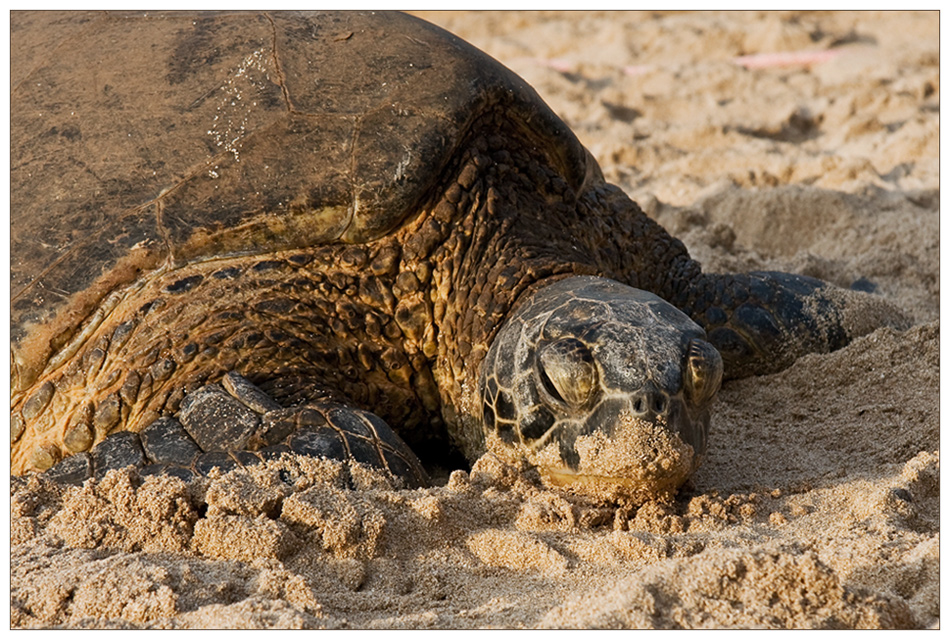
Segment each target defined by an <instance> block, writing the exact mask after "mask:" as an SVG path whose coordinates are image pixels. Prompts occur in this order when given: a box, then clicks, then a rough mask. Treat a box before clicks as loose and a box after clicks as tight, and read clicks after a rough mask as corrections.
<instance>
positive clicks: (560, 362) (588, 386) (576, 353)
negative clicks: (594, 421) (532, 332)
mask: <svg viewBox="0 0 950 640" xmlns="http://www.w3.org/2000/svg"><path fill="white" fill-rule="evenodd" d="M537 372H538V377H539V378H540V381H541V385H540V386H541V388H542V389H544V391H545V392H546V394H547V395H548V396H549V397H550V398H551V399H553V400H554V401H555V402H556V403H559V404H566V405H568V406H569V407H571V408H574V409H576V408H579V407H582V406H584V405H585V404H587V401H588V400H589V399H590V398H591V396H593V395H594V387H595V386H596V384H597V368H596V367H595V366H594V357H593V355H591V352H590V349H588V348H587V346H586V345H585V344H584V343H583V342H581V341H580V340H576V339H574V338H565V339H563V340H558V341H556V342H550V343H548V344H546V345H543V346H542V347H541V348H540V349H539V351H538V368H537Z"/></svg>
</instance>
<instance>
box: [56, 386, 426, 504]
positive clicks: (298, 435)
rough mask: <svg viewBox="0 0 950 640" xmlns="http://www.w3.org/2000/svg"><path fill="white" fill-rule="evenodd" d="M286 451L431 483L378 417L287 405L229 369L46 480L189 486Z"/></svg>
mask: <svg viewBox="0 0 950 640" xmlns="http://www.w3.org/2000/svg"><path fill="white" fill-rule="evenodd" d="M284 453H294V454H298V455H306V456H313V457H317V458H328V459H331V460H342V461H348V460H355V461H358V462H361V463H363V464H367V465H370V466H373V467H376V468H378V469H382V470H385V471H388V472H389V473H391V474H392V475H393V476H394V477H397V478H401V479H403V481H404V482H405V483H406V485H407V486H410V487H419V486H425V485H426V484H428V477H427V475H426V472H425V470H424V469H423V468H422V465H421V463H420V462H419V460H418V459H417V458H416V456H415V454H414V453H413V452H412V451H411V450H410V449H409V447H408V446H407V445H406V443H404V442H403V441H402V439H401V438H400V437H399V436H397V435H396V434H395V433H394V432H393V430H392V429H390V428H389V425H387V424H386V423H385V422H383V420H382V419H380V418H379V417H378V416H376V415H374V414H372V413H370V412H368V411H362V410H360V409H356V408H353V407H349V406H346V405H344V404H340V403H338V402H333V401H326V402H311V403H306V404H302V405H297V406H294V407H290V408H284V407H281V406H280V405H279V404H278V403H277V402H275V401H274V400H273V399H272V398H271V397H270V396H268V395H267V394H266V393H264V392H263V391H262V390H261V389H259V388H258V387H257V386H255V385H254V384H252V383H251V382H249V381H248V380H247V379H246V378H244V377H243V376H241V375H238V374H236V373H233V372H232V373H228V374H227V375H225V376H224V378H223V379H222V380H221V383H220V384H219V383H212V384H209V385H207V386H205V387H202V388H201V389H198V390H197V391H195V392H194V393H192V394H190V395H189V396H188V399H187V400H186V401H185V402H182V405H181V408H180V410H179V412H178V414H177V415H175V416H166V417H162V418H159V419H158V420H156V421H155V422H153V423H152V424H150V425H149V426H147V427H146V428H145V429H143V430H142V431H140V432H138V433H136V432H132V431H118V432H115V433H113V434H111V435H110V436H108V437H107V438H106V439H105V440H103V441H102V442H100V443H99V444H98V445H96V446H95V447H93V448H92V449H91V450H90V451H89V453H79V454H76V455H73V456H70V457H68V458H65V459H64V460H62V461H60V462H59V463H58V464H56V465H55V466H53V467H52V468H51V469H49V470H48V471H47V472H46V473H45V475H46V476H47V477H49V478H51V479H53V480H56V481H58V482H63V483H67V484H82V483H83V482H84V481H85V480H87V479H88V478H91V477H96V478H101V477H103V476H104V475H105V474H106V472H107V471H109V470H111V469H122V468H124V467H127V466H130V465H131V466H134V467H137V468H139V469H140V473H141V474H142V475H152V474H156V473H164V474H168V475H173V476H176V477H179V478H181V479H183V480H186V481H188V480H191V479H193V478H195V477H196V476H199V475H200V476H206V475H208V474H209V473H210V472H211V470H212V469H215V468H217V469H218V470H219V471H220V472H221V473H227V472H228V471H231V470H232V469H235V468H238V467H246V466H250V465H254V464H259V463H260V462H262V461H265V460H272V459H275V458H279V457H280V456H281V455H283V454H284Z"/></svg>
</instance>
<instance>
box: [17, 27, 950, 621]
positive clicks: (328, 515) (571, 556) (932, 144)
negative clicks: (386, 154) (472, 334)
mask: <svg viewBox="0 0 950 640" xmlns="http://www.w3.org/2000/svg"><path fill="white" fill-rule="evenodd" d="M424 17H426V18H428V19H430V20H433V21H435V22H437V23H439V24H441V25H442V26H444V27H446V28H448V29H449V30H451V31H453V32H454V33H456V34H458V35H459V36H461V37H463V38H465V39H467V40H469V41H470V42H472V43H473V44H475V45H476V46H478V47H480V48H482V49H483V50H485V51H486V52H487V53H489V54H490V55H492V56H494V57H496V58H497V59H499V60H500V61H502V62H503V63H505V64H506V65H508V66H509V67H510V68H511V69H513V70H514V71H515V72H517V73H519V74H520V75H522V76H523V77H524V78H525V79H526V80H527V81H528V82H529V83H530V84H531V85H532V86H534V87H535V88H536V89H537V91H538V92H539V94H540V95H541V96H542V98H543V99H544V100H545V101H546V102H548V104H550V105H551V107H552V108H553V109H554V111H555V112H557V113H558V114H559V115H560V116H561V117H562V118H563V119H564V120H565V121H566V122H567V123H568V124H569V125H570V126H571V127H572V129H573V130H574V131H575V132H576V133H577V135H578V137H579V138H580V140H581V141H582V142H583V143H584V144H585V145H586V146H587V147H588V148H589V149H590V150H591V152H592V153H593V155H594V156H595V157H596V158H597V160H598V161H599V162H600V164H601V166H602V168H603V171H604V174H605V176H606V177H607V179H608V180H610V181H612V182H614V183H616V184H618V185H620V186H621V187H622V188H623V189H624V190H626V191H627V192H628V193H629V194H630V196H631V197H632V198H634V199H635V200H636V201H638V202H639V203H640V204H641V205H642V206H643V208H644V209H645V210H646V211H647V212H648V213H649V214H650V215H651V216H653V217H655V218H656V219H657V220H659V221H660V222H661V223H662V224H663V225H664V226H666V228H667V229H668V230H669V231H670V232H671V233H673V234H675V235H677V236H678V237H679V238H681V239H682V240H683V241H684V242H685V243H686V245H687V246H688V247H689V249H690V251H691V253H692V254H693V255H694V257H696V258H697V259H699V260H700V261H701V262H702V263H703V265H704V268H705V269H706V270H708V271H714V272H716V271H747V270H760V269H778V270H785V271H791V272H795V273H803V274H807V275H810V276H815V277H819V278H823V279H825V280H828V281H830V282H833V283H835V284H838V285H841V286H844V287H849V286H852V285H854V284H855V283H857V284H856V286H858V287H861V288H864V289H874V290H875V292H876V293H877V294H879V295H881V296H883V297H885V298H887V299H889V300H891V301H893V302H894V303H895V304H897V305H898V306H899V307H901V308H902V309H903V310H904V312H905V313H906V314H907V315H908V317H909V318H910V319H911V322H912V327H911V328H910V329H908V330H906V331H896V330H892V329H880V330H877V331H875V332H874V333H871V334H870V335H867V336H865V337H863V338H860V339H857V340H855V341H854V342H853V343H852V344H851V345H849V346H848V347H846V348H844V349H842V350H840V351H838V352H835V353H831V354H826V355H811V356H807V357H804V358H802V359H801V360H799V361H798V362H796V363H795V364H794V365H793V366H792V367H791V368H789V369H788V370H786V371H784V372H781V373H778V374H774V375H770V376H764V377H757V378H748V379H744V380H739V381H732V382H728V383H726V384H725V385H724V386H723V388H722V391H721V392H720V394H719V399H718V403H717V405H716V409H715V411H714V414H713V424H712V428H711V433H710V441H711V445H710V450H709V452H708V455H707V457H706V459H705V461H704V463H703V466H702V467H701V468H700V469H699V471H698V472H697V473H696V474H695V476H694V477H693V478H692V479H691V481H690V482H689V483H688V484H687V485H686V486H685V487H684V488H683V489H682V490H681V491H680V493H679V495H678V496H677V498H676V499H675V500H673V501H671V502H668V503H648V504H645V505H642V506H640V507H632V506H616V505H600V504H593V503H588V502H585V501H583V500H581V499H578V498H574V497H571V496H570V495H566V494H562V493H558V492H555V491H552V490H548V489H545V488H543V487H542V486H540V485H539V484H538V483H537V481H536V479H534V478H532V477H531V475H530V474H520V473H518V472H517V470H515V469H511V468H508V467H505V466H504V465H502V464H500V463H499V462H497V461H495V460H493V459H491V458H487V457H486V458H483V459H482V460H480V461H479V462H478V463H477V464H475V465H474V467H473V468H472V469H471V470H470V471H464V470H458V471H454V472H452V473H451V475H450V476H449V477H448V479H447V481H446V482H445V484H444V485H443V486H436V487H433V488H429V489H424V490H413V491H408V490H397V489H394V488H393V485H392V483H391V482H390V481H389V480H387V479H386V478H384V477H382V476H380V475H379V474H376V473H374V472H371V471H367V470H365V469H362V468H360V467H357V466H353V467H348V466H341V465H338V464H333V463H329V462H324V461H316V460H305V459H304V460H291V461H285V462H282V463H279V464H277V463H271V464H269V465H268V466H262V467H259V468H255V469H250V470H247V471H237V472H233V473H231V474H229V475H226V476H223V477H220V478H213V479H210V480H205V481H201V482H196V483H194V484H192V485H189V486H186V485H185V484H184V483H182V482H181V481H180V480H177V479H173V478H155V477H151V478H148V479H147V480H144V481H142V480H141V479H139V478H138V476H137V475H136V474H135V473H134V472H131V471H123V472H112V473H110V474H109V475H108V476H107V477H106V478H105V479H104V480H103V481H101V482H98V483H96V482H93V481H90V482H87V483H86V485H85V486H84V487H81V488H76V487H70V488H63V487H59V486H55V485H52V484H49V483H48V482H46V481H43V480H40V479H38V478H35V477H33V478H29V479H19V478H14V479H13V480H12V481H11V495H12V497H11V511H12V522H11V536H12V548H11V580H12V584H11V587H12V595H11V623H12V626H14V627H51V626H64V627H87V628H88V627H96V628H99V627H242V628H245V627H329V628H341V627H364V628H431V627H436V628H459V627H461V628H469V627H650V628H683V627H686V628H694V627H707V628H708V627H767V628H787V627H808V628H815V627H819V628H840V627H846V628H851V627H885V628H892V627H911V628H913V627H924V628H927V627H936V626H938V625H939V588H938V587H939V576H938V566H939V518H938V512H939V458H938V443H939V421H938V401H939V349H938V345H939V324H938V317H939V310H938V307H939V304H938V296H939V270H938V258H939V239H938V207H939V173H938V161H939V154H938V118H939V57H938V44H939V42H938V40H939V39H938V16H937V14H936V13H935V12H933V13H913V14H909V13H908V14H905V13H858V14H852V13H765V14H754V13H738V12H730V13H722V14H720V13H698V14H694V13H685V14H681V13H672V14H662V15H654V14H639V13H622V14H613V13H588V12H577V13H568V14H563V13H543V14H536V13H531V14H520V13H504V14H497V13H474V14H472V13H454V12H453V13H436V14H427V15H425V16H424ZM766 54H783V55H766ZM790 54H794V55H790Z"/></svg>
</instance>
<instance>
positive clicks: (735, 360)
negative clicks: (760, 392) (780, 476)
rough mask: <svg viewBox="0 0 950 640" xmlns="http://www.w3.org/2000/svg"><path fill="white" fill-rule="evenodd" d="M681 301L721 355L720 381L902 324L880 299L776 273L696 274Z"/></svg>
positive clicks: (786, 363) (771, 368)
mask: <svg viewBox="0 0 950 640" xmlns="http://www.w3.org/2000/svg"><path fill="white" fill-rule="evenodd" d="M681 307H682V308H683V309H684V311H686V312H687V313H689V315H690V316H691V317H692V318H693V319H694V320H695V321H696V322H698V323H699V324H701V325H702V326H703V327H704V328H705V330H706V334H707V336H708V338H709V341H710V342H711V343H712V344H713V345H714V346H715V347H716V349H717V350H718V351H719V353H720V354H721V355H722V359H723V364H724V368H725V372H724V378H726V379H731V378H742V377H745V376H750V375H764V374H768V373H774V372H776V371H781V370H782V369H785V368H786V367H788V366H789V365H791V364H792V363H793V362H794V361H795V360H796V359H798V358H799V357H801V356H803V355H805V354H807V353H828V352H830V351H834V350H836V349H840V348H841V347H844V346H846V345H847V344H848V343H850V342H851V340H852V339H854V338H855V337H857V336H860V335H864V334H865V333H869V332H870V331H872V330H873V329H875V328H877V327H879V326H883V325H890V326H897V327H902V326H905V325H906V322H907V321H906V319H905V318H904V317H903V315H902V314H901V313H900V312H899V310H897V309H896V308H895V307H894V306H893V305H891V304H889V303H887V302H886V301H885V300H883V299H881V298H880V297H877V296H873V295H870V294H867V293H864V292H860V291H851V290H845V289H841V288H839V287H835V286H833V285H830V284H828V283H826V282H822V281H821V280H817V279H815V278H810V277H807V276H802V275H796V274H791V273H782V272H778V271H758V272H752V273H744V274H727V275H718V274H703V275H702V276H701V277H699V278H697V279H695V280H694V281H693V282H691V283H690V285H689V288H688V297H687V298H686V300H685V302H683V303H682V305H681Z"/></svg>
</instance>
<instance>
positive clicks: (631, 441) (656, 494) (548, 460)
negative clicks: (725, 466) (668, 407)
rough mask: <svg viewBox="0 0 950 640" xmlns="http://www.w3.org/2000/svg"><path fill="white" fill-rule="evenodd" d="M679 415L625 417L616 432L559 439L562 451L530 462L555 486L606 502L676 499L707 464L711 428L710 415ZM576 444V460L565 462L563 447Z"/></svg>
mask: <svg viewBox="0 0 950 640" xmlns="http://www.w3.org/2000/svg"><path fill="white" fill-rule="evenodd" d="M676 413H677V412H672V413H671V414H670V415H669V416H668V418H673V420H670V421H668V418H664V417H659V418H656V419H654V420H644V419H641V418H637V417H633V416H632V415H631V414H630V413H629V412H622V413H621V414H620V415H619V416H618V417H617V420H616V423H615V424H614V425H613V428H611V429H609V430H603V429H599V430H597V431H594V432H591V433H587V434H582V435H576V436H574V435H573V434H568V433H566V432H562V433H561V434H560V436H559V437H558V438H555V439H554V441H557V443H558V445H557V450H555V449H554V447H552V446H550V445H549V446H548V447H542V449H541V450H539V451H537V452H534V454H533V455H531V454H529V455H528V459H529V462H530V461H532V458H533V459H534V460H533V461H534V462H535V463H536V465H537V469H538V472H539V473H540V475H541V478H542V479H543V480H544V482H545V483H546V484H548V485H549V486H553V487H558V488H562V489H567V490H569V491H571V492H572V493H576V494H580V495H585V496H588V497H591V498H595V499H598V500H601V501H609V502H619V501H625V502H632V503H642V502H645V501H648V500H656V499H661V500H662V499H666V498H670V497H672V496H673V494H675V493H676V490H677V489H679V487H680V486H681V485H682V484H683V483H684V482H685V481H686V480H687V479H688V478H689V477H690V475H692V473H693V472H694V471H695V470H696V469H697V468H698V467H699V465H700V463H701V462H702V459H703V455H704V453H705V445H706V433H707V430H708V427H709V414H708V412H704V413H703V415H701V416H700V417H699V418H698V419H695V420H691V419H689V418H687V417H686V416H683V415H682V414H681V415H680V416H678V417H674V416H676ZM565 431H566V430H565ZM571 441H573V446H572V447H571V448H570V449H571V451H572V452H576V455H572V456H570V459H565V456H564V455H563V451H564V447H563V444H562V443H566V442H571ZM552 443H553V441H552Z"/></svg>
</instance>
